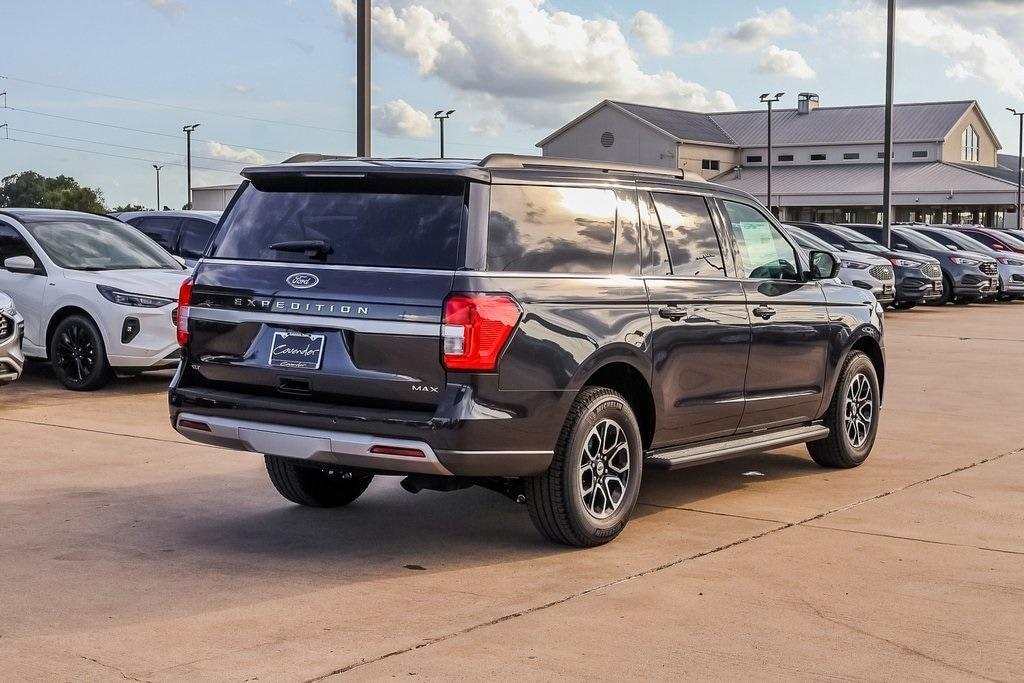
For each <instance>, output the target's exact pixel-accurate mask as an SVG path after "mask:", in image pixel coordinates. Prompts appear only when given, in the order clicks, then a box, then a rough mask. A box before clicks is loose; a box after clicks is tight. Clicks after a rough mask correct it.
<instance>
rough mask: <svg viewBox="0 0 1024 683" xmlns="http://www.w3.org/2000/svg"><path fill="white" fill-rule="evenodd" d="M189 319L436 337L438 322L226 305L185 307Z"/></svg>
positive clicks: (439, 334) (438, 330)
mask: <svg viewBox="0 0 1024 683" xmlns="http://www.w3.org/2000/svg"><path fill="white" fill-rule="evenodd" d="M188 315H189V320H206V321H209V322H219V323H235V324H238V323H263V324H266V325H284V326H294V327H316V328H320V329H330V330H352V331H353V332H365V333H367V334H393V335H397V336H403V337H440V336H441V323H440V322H436V323H420V322H412V321H407V320H367V319H366V318H333V317H328V316H322V315H294V314H290V313H273V312H270V311H238V310H233V309H229V308H200V307H196V306H192V307H191V308H189V314H188Z"/></svg>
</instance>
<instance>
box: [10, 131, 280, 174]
mask: <svg viewBox="0 0 1024 683" xmlns="http://www.w3.org/2000/svg"><path fill="white" fill-rule="evenodd" d="M8 130H10V131H18V132H19V133H28V134H29V135H42V136H44V137H48V138H57V139H59V140H71V141H73V142H86V143H88V144H90V145H103V146H105V147H119V148H121V149H130V150H134V151H136V152H154V153H156V154H172V155H175V156H178V153H177V152H169V151H167V150H164V149H150V148H148V147H132V146H130V145H119V144H117V143H114V142H103V141H102V140H89V139H86V138H75V137H70V136H67V135H56V134H55V133H43V132H40V131H37V130H26V129H24V128H11V127H9V126H8ZM192 158H193V159H205V160H207V161H216V162H218V163H222V164H236V165H238V166H252V165H258V164H260V163H262V162H249V161H234V160H231V159H221V158H218V157H207V156H201V155H198V154H193V155H192Z"/></svg>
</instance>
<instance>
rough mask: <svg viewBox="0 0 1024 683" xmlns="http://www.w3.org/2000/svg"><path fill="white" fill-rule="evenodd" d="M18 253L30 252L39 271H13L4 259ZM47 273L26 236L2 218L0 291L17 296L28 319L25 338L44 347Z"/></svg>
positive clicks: (30, 343)
mask: <svg viewBox="0 0 1024 683" xmlns="http://www.w3.org/2000/svg"><path fill="white" fill-rule="evenodd" d="M14 256H28V257H30V258H31V259H32V260H33V261H35V263H36V268H37V271H36V272H35V273H12V272H11V271H9V270H7V269H6V268H3V263H4V261H6V260H7V259H9V258H12V257H14ZM47 281H48V280H47V275H46V270H45V268H44V266H43V262H42V261H41V260H40V258H39V256H38V255H37V254H36V253H35V251H34V250H33V249H32V247H31V246H30V245H29V243H28V241H27V240H26V239H25V238H24V236H23V235H22V234H21V233H20V232H19V231H18V229H17V228H15V227H14V226H13V225H10V224H8V223H4V222H0V292H4V293H6V294H7V295H8V296H10V297H11V298H12V299H13V300H14V305H15V306H17V307H18V312H19V313H21V315H22V317H23V318H24V319H25V341H26V343H27V344H28V345H30V346H36V347H44V346H45V345H46V341H45V339H44V338H43V337H44V333H45V330H44V329H43V325H44V322H43V318H44V317H45V314H46V310H45V301H44V299H45V298H46V290H47V287H46V285H47Z"/></svg>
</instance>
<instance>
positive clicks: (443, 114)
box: [434, 109, 455, 159]
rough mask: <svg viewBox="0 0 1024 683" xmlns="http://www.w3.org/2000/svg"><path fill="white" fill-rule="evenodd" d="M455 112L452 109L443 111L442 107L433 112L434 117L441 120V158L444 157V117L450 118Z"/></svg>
mask: <svg viewBox="0 0 1024 683" xmlns="http://www.w3.org/2000/svg"><path fill="white" fill-rule="evenodd" d="M454 113H455V110H454V109H449V110H448V111H445V110H444V109H438V110H437V111H435V112H434V118H435V119H437V120H438V121H440V122H441V158H442V159H444V122H445V119H448V118H451V115H452V114H454Z"/></svg>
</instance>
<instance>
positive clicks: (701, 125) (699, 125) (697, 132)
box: [612, 102, 736, 147]
mask: <svg viewBox="0 0 1024 683" xmlns="http://www.w3.org/2000/svg"><path fill="white" fill-rule="evenodd" d="M612 104H615V105H618V106H619V107H621V108H623V109H625V110H626V111H628V112H629V113H631V114H635V115H636V116H639V117H640V118H642V119H644V120H645V121H647V122H648V123H652V124H654V125H655V126H656V127H658V128H660V129H662V130H663V131H665V132H666V133H670V134H672V135H674V136H675V137H677V138H679V139H680V140H692V141H694V142H710V143H713V144H717V145H729V146H730V147H735V146H736V141H735V140H733V139H732V138H731V137H729V136H728V135H726V134H725V131H723V130H722V129H721V128H719V127H718V125H717V124H716V123H715V120H714V118H713V117H712V116H711V115H709V114H705V113H701V112H695V111H682V110H680V109H667V108H665V107H651V106H647V105H644V104H631V103H629V102H612Z"/></svg>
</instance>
